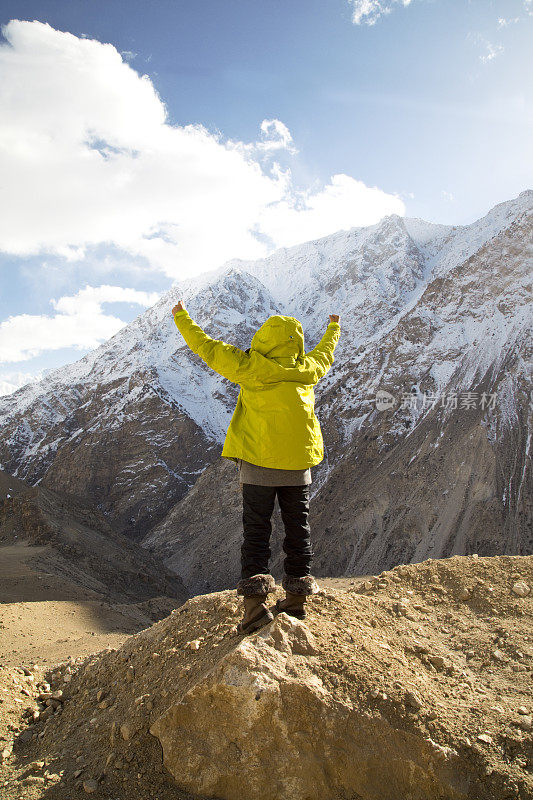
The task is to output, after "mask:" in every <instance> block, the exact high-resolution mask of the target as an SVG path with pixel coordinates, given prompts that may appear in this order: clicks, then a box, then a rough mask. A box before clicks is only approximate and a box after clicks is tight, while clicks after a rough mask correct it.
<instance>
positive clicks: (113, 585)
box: [0, 472, 188, 604]
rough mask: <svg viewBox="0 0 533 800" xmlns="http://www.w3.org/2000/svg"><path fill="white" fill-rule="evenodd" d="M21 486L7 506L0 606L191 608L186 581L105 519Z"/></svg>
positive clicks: (1, 525) (0, 527) (0, 546)
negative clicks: (170, 603)
mask: <svg viewBox="0 0 533 800" xmlns="http://www.w3.org/2000/svg"><path fill="white" fill-rule="evenodd" d="M0 476H1V478H2V482H3V483H6V484H12V483H13V481H12V480H11V479H10V477H9V476H7V475H6V473H5V472H4V473H0ZM16 486H17V488H18V491H17V493H16V494H14V496H12V497H6V498H5V499H4V500H0V561H1V565H0V602H2V603H8V602H14V601H16V602H24V601H31V602H38V601H45V600H50V599H53V600H105V601H109V602H113V603H127V602H142V601H147V600H150V599H151V598H161V597H166V598H174V600H175V603H176V604H179V603H180V602H184V601H185V599H186V598H187V596H188V594H187V591H186V589H185V587H184V585H183V583H182V582H181V580H180V578H179V577H178V576H177V575H175V574H174V573H171V572H169V571H168V570H167V569H165V568H164V567H163V565H162V564H161V563H160V562H159V561H158V560H157V559H156V558H154V557H152V556H149V554H148V553H146V551H144V550H142V549H141V548H140V547H139V546H138V545H136V544H134V543H133V542H131V541H130V540H129V539H128V538H127V537H125V536H123V535H122V534H120V533H117V532H116V531H115V530H114V529H113V528H112V527H111V525H110V524H109V522H108V521H107V520H106V519H105V517H104V516H103V515H102V514H101V513H100V512H98V511H95V510H93V509H91V508H88V507H87V506H86V505H84V504H83V503H81V502H80V501H79V500H78V498H75V497H73V496H71V495H67V494H65V493H62V492H57V491H52V490H51V489H47V488H45V487H42V486H37V487H33V488H32V487H29V486H28V487H26V489H25V490H24V489H23V488H22V486H21V482H20V481H17V482H16Z"/></svg>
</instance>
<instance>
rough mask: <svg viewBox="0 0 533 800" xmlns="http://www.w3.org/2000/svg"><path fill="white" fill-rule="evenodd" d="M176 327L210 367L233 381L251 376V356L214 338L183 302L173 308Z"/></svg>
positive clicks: (240, 381) (239, 380)
mask: <svg viewBox="0 0 533 800" xmlns="http://www.w3.org/2000/svg"><path fill="white" fill-rule="evenodd" d="M172 316H173V317H174V322H175V323H176V327H177V329H178V330H179V332H180V333H181V335H182V336H183V338H184V339H185V341H186V342H187V344H188V345H189V347H190V349H191V350H192V351H193V353H196V355H198V356H200V358H201V359H202V360H203V361H205V363H206V364H207V366H208V367H211V369H213V370H214V371H215V372H218V374H219V375H222V377H223V378H227V379H228V380H229V381H232V382H233V383H239V384H240V383H242V382H243V381H245V382H246V381H247V379H248V380H249V378H250V370H251V364H250V357H249V356H248V355H247V353H245V352H244V350H240V349H239V348H238V347H234V346H233V345H231V344H226V342H221V341H219V340H218V339H212V338H211V337H210V336H208V335H207V333H205V331H203V330H202V328H201V327H200V326H199V325H197V324H196V322H194V321H193V320H192V319H191V317H190V316H189V313H188V311H187V310H186V309H185V308H184V307H183V303H182V302H181V300H180V302H179V303H178V305H177V306H174V308H173V309H172Z"/></svg>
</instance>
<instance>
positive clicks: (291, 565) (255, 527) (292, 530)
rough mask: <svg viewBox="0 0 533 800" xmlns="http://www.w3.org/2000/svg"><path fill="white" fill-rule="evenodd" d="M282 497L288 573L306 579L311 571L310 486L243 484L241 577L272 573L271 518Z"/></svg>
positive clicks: (285, 565)
mask: <svg viewBox="0 0 533 800" xmlns="http://www.w3.org/2000/svg"><path fill="white" fill-rule="evenodd" d="M276 494H277V496H278V502H279V507H280V511H281V518H282V520H283V524H284V526H285V540H284V542H283V550H284V552H285V559H284V561H283V567H284V570H285V574H286V575H290V576H292V577H294V578H303V577H304V576H305V575H310V574H311V559H312V557H313V549H312V547H311V528H310V526H309V485H305V486H254V485H252V484H251V483H244V484H243V487H242V500H243V503H242V507H243V513H242V523H243V527H244V541H243V543H242V547H241V578H243V579H245V578H250V577H251V576H252V575H260V574H263V575H264V574H266V573H268V572H269V569H268V560H269V558H270V552H271V551H270V534H271V533H272V523H271V517H272V512H273V510H274V501H275V499H276Z"/></svg>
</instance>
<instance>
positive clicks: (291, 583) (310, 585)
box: [281, 575, 319, 595]
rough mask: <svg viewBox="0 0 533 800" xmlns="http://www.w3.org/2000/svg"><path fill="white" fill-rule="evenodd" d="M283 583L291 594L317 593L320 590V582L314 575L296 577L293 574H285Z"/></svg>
mask: <svg viewBox="0 0 533 800" xmlns="http://www.w3.org/2000/svg"><path fill="white" fill-rule="evenodd" d="M281 585H282V586H283V588H284V589H285V591H286V592H290V593H291V594H305V595H309V594H316V593H317V592H318V591H319V586H318V583H317V582H316V581H315V579H314V578H313V576H312V575H304V577H303V578H295V577H293V576H292V575H284V576H283V580H282V582H281Z"/></svg>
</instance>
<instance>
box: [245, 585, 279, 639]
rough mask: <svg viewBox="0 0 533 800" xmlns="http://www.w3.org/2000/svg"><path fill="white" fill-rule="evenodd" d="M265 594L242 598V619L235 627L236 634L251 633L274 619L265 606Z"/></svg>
mask: <svg viewBox="0 0 533 800" xmlns="http://www.w3.org/2000/svg"><path fill="white" fill-rule="evenodd" d="M266 598H267V596H266V594H259V595H256V596H255V597H245V598H244V617H243V618H242V620H241V622H239V624H238V625H237V631H238V633H251V632H252V631H256V630H257V629H258V628H262V627H263V625H268V623H269V622H272V620H273V619H274V617H273V615H272V613H271V612H270V611H269V610H268V608H267V607H266V605H265V600H266Z"/></svg>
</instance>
